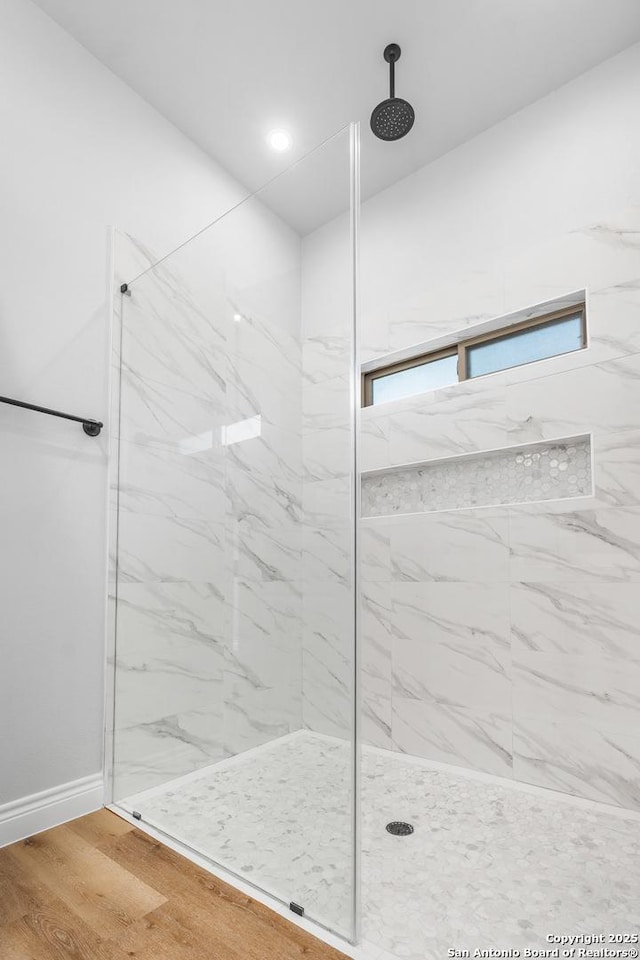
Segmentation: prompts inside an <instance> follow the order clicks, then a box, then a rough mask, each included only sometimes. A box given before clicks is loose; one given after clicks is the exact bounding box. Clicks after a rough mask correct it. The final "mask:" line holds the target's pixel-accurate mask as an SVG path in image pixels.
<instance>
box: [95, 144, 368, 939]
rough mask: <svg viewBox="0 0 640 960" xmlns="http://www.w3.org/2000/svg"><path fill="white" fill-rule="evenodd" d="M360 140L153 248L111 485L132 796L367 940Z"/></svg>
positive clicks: (125, 799)
mask: <svg viewBox="0 0 640 960" xmlns="http://www.w3.org/2000/svg"><path fill="white" fill-rule="evenodd" d="M356 138H357V129H356V128H347V129H345V130H343V131H341V132H340V133H339V134H337V135H336V136H334V137H333V138H331V139H330V140H329V141H327V142H325V143H324V144H323V145H322V146H320V147H319V148H317V149H316V150H314V151H313V152H312V153H310V154H308V155H307V156H305V157H304V158H303V159H302V160H300V161H298V162H297V163H295V164H294V165H293V166H292V167H291V168H290V169H289V170H287V171H286V172H285V173H283V174H281V175H280V176H278V177H277V178H275V179H274V180H273V181H271V182H270V183H269V184H268V185H267V186H266V187H265V188H264V189H262V190H260V191H258V193H257V194H255V195H253V196H251V197H249V198H246V199H244V200H242V201H241V202H239V203H238V204H237V205H236V206H235V207H233V208H232V209H230V210H229V211H228V212H227V213H226V214H224V215H223V216H221V217H220V218H218V220H216V221H215V222H214V223H213V224H211V225H210V226H209V227H208V228H206V229H205V230H203V231H202V232H201V233H199V234H198V235H196V236H195V237H194V238H193V239H192V240H190V241H189V242H187V243H185V244H183V245H182V246H181V247H179V248H178V249H177V250H176V251H174V252H173V253H172V254H170V255H169V256H167V257H165V258H163V259H161V260H158V259H157V258H155V257H154V256H153V255H149V254H148V253H147V252H146V251H144V250H143V249H142V248H140V247H139V246H137V245H136V244H133V243H132V245H131V247H132V248H131V250H130V251H129V254H130V257H131V259H132V260H133V261H135V263H136V264H137V267H138V268H139V269H138V270H137V273H136V272H134V273H133V274H132V275H133V276H134V277H135V279H133V280H132V281H130V282H129V283H128V284H127V287H128V289H127V290H126V291H125V293H124V294H123V297H122V325H121V337H122V341H121V350H120V358H119V374H120V403H119V417H118V423H119V427H118V430H117V434H118V444H117V446H118V453H119V457H118V464H119V466H118V482H117V483H116V484H115V485H114V491H113V494H114V500H115V501H116V505H117V519H118V523H117V528H118V530H117V544H116V550H115V565H116V573H115V583H116V589H115V593H116V615H115V616H116V641H115V664H116V666H115V686H114V701H115V711H114V713H115V717H114V732H113V790H114V800H115V802H116V803H117V804H119V805H120V806H121V807H122V808H124V809H125V810H127V811H129V812H133V811H136V813H139V814H140V815H141V818H142V823H147V824H149V825H151V826H153V827H154V828H156V829H157V830H160V831H162V832H163V833H164V834H167V835H168V836H170V837H172V838H174V839H176V840H178V841H180V842H181V843H183V844H185V845H187V846H188V847H189V848H191V849H193V850H195V851H197V852H198V853H200V854H202V855H204V856H206V857H207V858H209V859H210V860H211V861H213V862H215V863H216V864H218V865H220V866H222V867H224V868H225V869H227V870H229V871H231V872H232V873H234V874H236V875H237V876H239V877H241V878H242V879H244V880H246V881H249V882H251V883H252V884H254V885H256V886H257V887H259V888H261V889H263V890H265V891H266V892H268V893H269V894H271V895H273V896H275V897H277V898H278V899H280V900H281V901H284V902H285V903H286V904H289V903H291V902H293V903H295V904H298V905H300V907H302V908H303V909H304V911H305V914H306V915H307V916H309V917H311V918H312V919H315V920H317V921H318V922H320V923H322V924H324V925H326V926H327V927H329V928H331V929H333V930H336V931H337V932H339V933H341V934H342V935H344V936H345V937H348V938H352V937H353V933H354V922H355V919H354V907H353V903H354V897H355V885H354V884H355V881H354V809H355V794H354V778H355V773H354V770H355V766H354V751H355V740H354V715H355V706H354V670H355V665H354V659H355V627H354V621H355V614H354V609H355V585H354V572H353V571H354V539H355V533H354V527H355V522H354V516H355V514H354V490H355V481H354V416H355V413H354V402H353V398H354V396H355V390H354V378H353V375H352V367H353V350H354V279H355V278H354V262H355V258H354V217H355V196H356V193H357V191H356V190H355V186H354V184H355V182H356V176H357V171H356V169H355V159H356V155H357V143H356ZM329 221H332V222H331V224H330V231H331V234H332V237H333V239H334V241H336V242H335V243H334V244H333V245H332V248H331V250H332V253H331V256H332V258H333V257H336V256H337V258H338V260H337V261H332V273H331V276H332V282H333V283H334V284H335V289H334V297H333V308H332V311H331V315H330V316H327V315H322V316H319V315H318V314H317V312H316V311H314V299H313V295H311V296H309V294H308V293H306V294H305V297H304V298H303V296H302V276H303V272H304V269H305V251H306V246H307V244H308V243H317V242H321V240H320V241H318V239H317V238H318V237H320V238H321V236H322V233H323V230H322V229H318V228H320V227H322V226H323V225H324V224H325V223H328V222H329ZM336 266H337V270H336ZM318 282H322V278H321V277H320V276H319V277H318ZM312 285H313V278H311V289H312ZM306 289H307V290H308V289H310V287H309V284H307V285H306Z"/></svg>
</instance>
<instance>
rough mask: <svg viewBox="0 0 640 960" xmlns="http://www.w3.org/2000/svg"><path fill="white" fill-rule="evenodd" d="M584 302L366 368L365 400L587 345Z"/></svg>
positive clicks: (382, 399) (413, 392)
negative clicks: (409, 357) (412, 355)
mask: <svg viewBox="0 0 640 960" xmlns="http://www.w3.org/2000/svg"><path fill="white" fill-rule="evenodd" d="M586 322H587V321H586V316H585V307H584V304H583V303H582V304H577V305H576V306H574V307H569V308H567V309H565V310H563V311H562V312H554V313H551V312H549V313H547V314H541V315H540V316H538V317H535V318H532V319H530V320H527V321H526V322H524V323H523V322H520V323H518V324H512V325H511V326H507V325H506V323H505V325H504V326H503V327H502V329H498V330H495V331H494V332H493V333H491V334H485V335H483V336H481V337H469V338H468V339H467V340H460V341H458V342H456V343H450V344H448V345H447V346H444V347H442V346H441V347H440V349H439V350H437V351H436V350H434V351H432V352H431V353H422V354H418V355H416V356H414V357H412V358H411V359H410V360H407V361H403V362H397V361H396V362H394V363H390V364H389V365H388V366H386V367H382V366H381V367H378V368H377V369H376V370H369V371H367V372H366V373H364V374H363V381H362V382H363V404H364V406H365V407H366V406H371V405H377V404H379V403H388V401H389V400H401V399H403V398H404V397H414V396H417V395H419V394H421V393H427V392H428V391H430V390H435V389H437V388H438V387H448V386H450V385H451V384H454V383H458V381H459V380H469V379H473V378H475V377H482V376H485V375H486V374H488V373H497V372H498V371H499V370H508V369H509V368H510V367H519V366H522V364H525V363H534V362H535V361H536V360H545V359H547V358H548V357H559V356H561V355H562V354H564V353H572V352H573V351H574V350H582V349H583V348H584V346H585V343H586V330H587V327H586Z"/></svg>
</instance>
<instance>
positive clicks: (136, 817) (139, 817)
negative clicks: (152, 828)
mask: <svg viewBox="0 0 640 960" xmlns="http://www.w3.org/2000/svg"><path fill="white" fill-rule="evenodd" d="M131 816H132V817H133V819H134V820H142V814H141V813H140V812H139V811H138V810H132V811H131Z"/></svg>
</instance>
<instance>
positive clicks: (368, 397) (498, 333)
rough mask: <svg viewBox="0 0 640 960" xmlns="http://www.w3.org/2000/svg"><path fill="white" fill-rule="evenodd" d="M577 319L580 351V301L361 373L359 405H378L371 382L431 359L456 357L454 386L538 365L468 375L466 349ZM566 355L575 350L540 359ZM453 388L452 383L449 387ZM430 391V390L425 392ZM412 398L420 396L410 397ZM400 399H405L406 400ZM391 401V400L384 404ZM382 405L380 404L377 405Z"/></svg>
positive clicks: (582, 344)
mask: <svg viewBox="0 0 640 960" xmlns="http://www.w3.org/2000/svg"><path fill="white" fill-rule="evenodd" d="M578 315H579V316H580V330H581V337H580V346H579V347H578V350H584V349H585V347H586V346H587V312H586V306H585V303H584V301H583V302H579V303H576V304H574V306H572V307H562V309H560V310H554V311H552V312H551V313H544V314H541V315H540V316H537V317H529V318H528V319H527V320H520V321H519V322H518V323H512V324H510V325H509V326H508V327H500V328H499V329H497V330H491V331H490V332H488V333H482V334H479V335H478V336H476V337H469V338H467V339H463V340H460V341H459V342H458V343H452V344H450V345H449V346H446V347H441V348H439V349H438V350H429V351H427V352H426V353H420V354H417V355H416V356H414V357H409V358H408V359H407V360H399V361H397V362H395V363H388V364H385V365H384V366H381V367H376V368H374V369H373V370H366V371H364V372H363V373H362V406H363V407H373V406H378V404H374V402H373V382H374V380H378V379H379V378H381V377H387V376H389V375H390V374H393V373H401V372H402V371H403V370H410V369H412V368H413V367H422V366H425V365H427V364H429V363H431V362H432V361H433V360H443V359H444V358H445V357H454V356H456V355H457V357H458V364H457V372H458V380H457V383H463V382H464V381H465V380H479V379H481V378H482V377H488V376H492V375H493V374H494V373H502V372H503V371H505V370H513V369H514V368H515V367H525V366H527V365H528V364H529V363H539V361H538V360H523V362H522V363H514V364H512V365H511V366H509V367H502V368H501V369H500V370H493V371H492V372H491V373H490V374H489V373H481V374H479V375H478V376H477V377H470V376H469V375H468V361H467V350H468V348H469V347H475V346H476V345H477V344H479V343H488V342H489V341H491V340H501V339H503V338H504V337H508V336H510V335H511V334H513V333H519V332H520V331H521V330H530V329H532V328H534V327H541V326H544V324H546V323H553V322H554V321H555V320H562V319H563V318H564V317H575V316H578ZM568 353H577V351H576V350H565V351H564V352H563V353H554V354H552V355H551V356H550V357H542V358H541V359H543V360H551V359H553V357H564V356H566V355H567V354H568ZM451 386H454V384H451ZM440 389H442V388H440ZM425 392H430V391H425ZM413 396H416V397H418V396H421V394H414V395H413ZM403 399H409V398H408V397H406V398H403ZM387 402H392V401H387ZM381 405H382V404H381Z"/></svg>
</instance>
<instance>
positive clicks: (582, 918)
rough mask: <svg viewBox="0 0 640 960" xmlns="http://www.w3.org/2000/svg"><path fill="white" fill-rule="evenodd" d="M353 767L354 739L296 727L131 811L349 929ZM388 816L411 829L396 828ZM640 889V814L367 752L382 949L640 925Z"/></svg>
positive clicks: (372, 910) (373, 909)
mask: <svg viewBox="0 0 640 960" xmlns="http://www.w3.org/2000/svg"><path fill="white" fill-rule="evenodd" d="M349 768H350V764H349V749H348V747H347V746H346V745H344V744H342V743H341V742H339V741H336V740H332V739H329V738H325V737H322V736H319V735H317V734H313V733H308V732H299V733H298V734H293V735H292V736H290V737H286V738H283V739H282V740H279V741H275V742H273V743H271V744H268V745H266V746H265V747H263V748H259V749H258V750H257V751H252V752H251V753H250V754H249V755H247V756H246V757H239V758H235V759H234V760H232V761H226V762H224V763H223V764H222V765H217V766H216V765H214V766H210V767H207V768H206V769H204V770H202V771H200V772H199V773H197V774H191V775H189V776H188V777H185V778H182V779H181V780H175V781H172V782H171V783H169V784H167V785H166V786H164V787H162V788H155V789H154V790H150V791H148V792H147V793H146V794H139V795H138V796H137V797H135V798H129V799H128V800H127V801H126V802H123V804H122V806H123V807H125V808H126V809H128V810H130V809H132V808H133V809H138V810H140V811H141V812H142V814H143V818H144V820H145V821H147V822H148V823H150V824H151V825H153V826H155V827H157V828H160V829H161V830H163V831H165V832H166V833H168V834H170V835H172V836H174V837H175V838H176V839H178V840H180V841H182V842H184V843H187V844H188V845H190V846H191V847H193V848H195V849H196V850H197V851H198V852H200V853H203V854H205V855H206V856H209V857H211V858H212V859H214V860H216V861H217V862H218V863H220V864H221V865H222V866H224V867H226V868H228V869H231V870H233V871H234V872H236V873H239V874H241V875H242V876H244V877H245V878H246V879H248V880H251V881H252V882H254V883H256V884H258V885H259V886H262V887H264V888H265V889H266V890H268V891H270V892H273V893H276V894H277V895H278V896H280V897H282V899H284V900H294V901H296V902H297V903H301V904H303V905H304V906H305V907H306V912H307V915H308V916H309V917H311V918H313V919H317V920H320V921H321V922H324V923H326V924H328V925H329V926H335V925H336V924H339V925H340V926H341V927H342V928H343V929H347V928H348V905H349V901H350V883H349V870H350V843H349V841H350V779H349ZM392 820H404V821H407V822H409V823H411V824H412V825H413V826H414V828H415V832H414V833H413V834H412V835H411V836H407V837H396V836H392V835H391V834H389V833H388V832H387V831H386V829H385V827H386V824H387V823H389V822H390V821H392ZM638 891H640V818H638V816H637V815H636V816H634V815H631V814H628V815H627V814H625V813H624V812H620V813H618V812H617V811H615V810H612V809H611V808H610V807H607V806H601V807H599V806H597V805H595V804H592V805H590V804H585V803H581V802H580V801H578V802H573V801H572V800H570V799H569V798H565V797H563V796H561V795H557V794H555V793H553V792H551V791H549V792H543V791H535V792H530V791H528V790H526V789H520V788H518V787H516V786H511V785H510V784H508V783H504V784H502V783H500V782H499V781H491V782H487V781H485V780H482V779H476V778H473V777H467V776H464V775H461V774H459V773H458V772H457V771H456V770H455V769H452V771H451V772H449V771H445V770H443V769H441V768H439V769H434V768H432V767H430V766H429V764H428V763H427V762H426V761H425V762H420V761H417V760H415V759H414V758H406V757H403V756H402V755H398V754H393V753H389V752H384V751H380V750H370V749H368V748H364V749H363V755H362V911H363V915H362V936H363V939H364V940H365V941H367V942H368V943H370V944H371V945H372V948H373V949H372V954H371V955H372V956H373V957H378V956H380V955H381V954H379V953H378V952H376V951H379V950H380V949H381V948H382V949H383V951H386V953H385V954H384V955H385V956H387V955H390V956H391V957H398V958H411V960H432V958H433V960H436V958H446V957H447V951H448V949H449V948H452V947H456V948H465V947H466V948H470V949H471V951H472V954H471V955H473V950H474V949H475V948H476V947H480V948H489V947H497V948H500V949H505V948H523V947H525V946H533V947H538V948H544V947H548V946H549V944H548V943H547V941H546V939H545V938H546V935H547V934H548V933H554V934H577V933H594V932H597V933H605V934H612V933H633V932H637V931H638V928H639V926H640V897H639V895H638Z"/></svg>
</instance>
